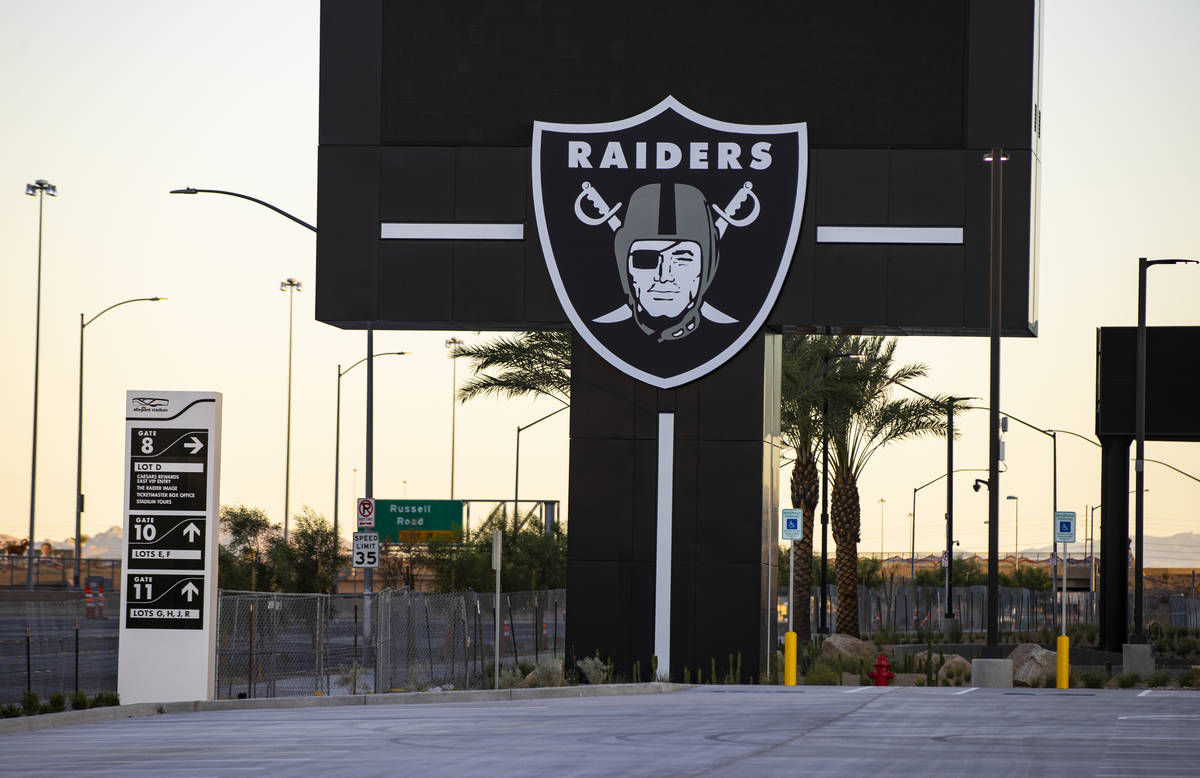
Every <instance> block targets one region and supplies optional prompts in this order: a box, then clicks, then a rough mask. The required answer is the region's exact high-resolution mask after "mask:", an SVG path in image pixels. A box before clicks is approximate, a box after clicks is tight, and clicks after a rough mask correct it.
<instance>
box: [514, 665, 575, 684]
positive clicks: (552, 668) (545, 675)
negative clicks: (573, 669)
mask: <svg viewBox="0 0 1200 778" xmlns="http://www.w3.org/2000/svg"><path fill="white" fill-rule="evenodd" d="M522 683H523V685H525V686H529V687H542V686H565V685H566V683H567V681H566V679H565V678H563V671H562V663H560V662H559V661H558V660H557V659H543V660H542V661H540V662H538V663H537V666H536V667H534V668H533V671H532V672H530V673H529V674H527V675H526V676H525V678H524V679H523V681H522Z"/></svg>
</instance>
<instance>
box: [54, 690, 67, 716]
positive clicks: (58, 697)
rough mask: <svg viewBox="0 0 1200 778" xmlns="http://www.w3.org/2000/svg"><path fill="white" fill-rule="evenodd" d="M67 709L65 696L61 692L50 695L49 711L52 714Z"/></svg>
mask: <svg viewBox="0 0 1200 778" xmlns="http://www.w3.org/2000/svg"><path fill="white" fill-rule="evenodd" d="M66 709H67V695H65V694H62V693H61V692H55V693H54V694H51V695H50V711H51V712H52V713H62V712H63V711H64V710H66Z"/></svg>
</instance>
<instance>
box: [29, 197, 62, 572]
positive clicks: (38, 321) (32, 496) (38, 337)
mask: <svg viewBox="0 0 1200 778" xmlns="http://www.w3.org/2000/svg"><path fill="white" fill-rule="evenodd" d="M25 194H27V195H29V196H30V197H37V199H38V249H37V304H36V305H37V307H36V309H35V310H36V311H37V313H36V314H35V318H34V329H33V453H32V454H31V455H30V467H29V547H28V548H26V549H25V552H26V555H27V557H28V563H29V566H28V568H27V569H26V571H25V572H26V578H25V586H26V588H28V589H32V588H33V564H34V562H33V546H34V539H33V516H34V503H35V501H36V497H37V420H38V367H39V363H40V358H41V344H42V207H43V205H44V204H45V200H46V195H50V196H51V197H57V196H58V189H57V188H56V187H55V186H54V184H52V183H50V182H49V181H47V180H45V179H44V178H39V179H38V180H37V181H34V182H33V183H32V184H26V185H25Z"/></svg>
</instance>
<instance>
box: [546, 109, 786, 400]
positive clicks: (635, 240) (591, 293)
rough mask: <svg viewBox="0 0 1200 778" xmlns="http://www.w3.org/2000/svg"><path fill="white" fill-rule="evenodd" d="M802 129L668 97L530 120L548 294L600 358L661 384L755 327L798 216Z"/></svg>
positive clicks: (770, 300)
mask: <svg viewBox="0 0 1200 778" xmlns="http://www.w3.org/2000/svg"><path fill="white" fill-rule="evenodd" d="M807 168H808V133H807V128H806V125H805V124H803V123H801V124H774V125H750V124H731V123H729V122H722V121H717V120H715V119H710V118H708V117H706V116H701V115H700V114H698V113H696V112H695V111H693V110H691V109H689V108H688V107H686V106H685V105H683V104H682V103H680V102H679V101H678V100H675V99H674V98H672V97H668V98H667V99H666V100H663V101H662V102H661V103H659V104H658V105H656V106H655V107H654V108H651V109H650V110H649V111H646V112H645V113H643V114H639V115H638V116H634V117H631V118H629V119H624V120H621V121H616V122H608V123H605V124H554V123H550V122H534V124H533V202H534V209H535V211H536V213H537V224H538V235H539V237H540V238H541V242H542V251H543V253H544V254H545V255H546V265H547V267H548V268H549V270H550V278H551V279H552V280H553V282H554V288H555V290H556V291H557V292H558V299H559V302H561V303H562V306H563V309H564V310H565V311H566V313H567V316H568V317H569V318H570V320H571V323H572V324H573V325H574V326H575V329H576V331H577V332H578V333H579V334H580V335H581V336H582V337H583V338H584V340H586V341H587V342H588V344H589V345H591V347H592V348H593V349H595V350H596V352H597V353H599V354H600V355H601V356H602V357H604V359H606V360H607V361H608V362H609V363H610V364H612V365H613V366H615V367H616V368H618V369H619V370H621V371H622V372H624V373H626V374H628V375H630V376H633V377H634V378H637V379H639V380H641V381H645V382H646V383H648V384H652V385H654V386H657V387H660V388H662V389H669V388H671V387H674V386H679V385H681V384H684V383H687V382H688V381H692V380H695V379H697V378H700V377H701V376H703V375H705V374H707V373H709V372H711V371H712V370H715V369H716V368H717V367H719V366H720V365H721V364H723V363H724V362H725V361H726V360H728V359H730V358H731V357H732V356H733V355H734V354H736V353H737V352H738V350H739V349H741V348H742V347H743V346H744V345H746V343H747V342H749V340H750V339H751V338H752V337H754V335H755V333H757V332H758V329H759V327H760V326H762V323H763V321H764V320H765V319H766V317H767V314H768V313H769V312H770V310H771V306H772V305H774V304H775V298H776V297H777V296H778V295H779V289H780V287H782V286H783V280H784V278H785V277H786V276H787V271H788V266H789V265H790V264H791V260H792V252H793V251H794V250H795V248H796V239H797V236H798V235H799V232H800V219H801V215H802V213H803V211H804V185H805V180H806V175H807Z"/></svg>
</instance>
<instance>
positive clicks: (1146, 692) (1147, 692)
mask: <svg viewBox="0 0 1200 778" xmlns="http://www.w3.org/2000/svg"><path fill="white" fill-rule="evenodd" d="M1149 693H1150V690H1149V689H1147V690H1146V691H1144V692H1142V693H1141V694H1139V695H1138V696H1139V697H1145V696H1146V695H1147V694H1149Z"/></svg>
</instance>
